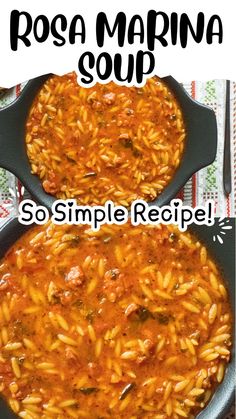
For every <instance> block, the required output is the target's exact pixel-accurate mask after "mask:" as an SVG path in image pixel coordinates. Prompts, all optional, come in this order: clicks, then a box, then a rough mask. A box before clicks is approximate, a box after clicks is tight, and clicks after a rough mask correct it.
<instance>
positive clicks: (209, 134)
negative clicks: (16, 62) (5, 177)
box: [0, 74, 217, 209]
mask: <svg viewBox="0 0 236 419" xmlns="http://www.w3.org/2000/svg"><path fill="white" fill-rule="evenodd" d="M49 76H50V75H49V74H47V75H44V76H42V77H38V78H35V79H33V80H30V81H29V82H28V83H27V85H26V87H25V88H24V89H23V91H22V93H21V95H20V96H19V98H17V99H16V100H15V101H14V102H13V103H12V104H11V105H9V106H8V107H6V108H4V109H2V110H0V150H1V154H0V166H1V167H3V168H5V169H7V170H9V171H10V172H12V173H14V174H15V175H16V176H17V177H18V178H19V179H20V180H21V182H22V183H23V184H24V186H25V187H26V188H27V189H28V191H29V192H30V193H31V194H32V196H33V197H34V198H35V199H36V200H37V201H38V202H39V203H41V204H43V205H45V206H46V207H47V208H48V209H50V208H51V205H52V203H53V202H54V200H55V198H54V197H52V196H51V195H49V194H47V193H46V192H45V191H44V189H43V187H42V185H41V182H40V180H39V178H38V176H36V175H32V174H31V168H30V163H29V160H28V157H27V154H26V146H25V123H26V120H27V116H28V113H29V109H30V107H31V104H32V102H33V100H34V98H35V96H36V95H37V92H38V91H39V89H40V87H41V86H42V84H43V83H44V82H45V81H46V80H47V78H48V77H49ZM163 81H164V82H165V83H166V84H167V85H168V86H169V87H170V89H171V90H172V91H173V93H174V95H175V96H176V98H177V100H178V102H179V104H180V106H181V108H182V111H183V115H184V120H185V124H186V131H187V138H186V146H185V152H184V155H183V159H182V162H181V165H180V167H179V168H178V170H177V172H176V173H175V176H174V177H173V179H172V181H171V183H170V184H169V185H168V186H167V187H166V188H165V189H164V191H163V192H162V193H161V195H159V197H158V198H157V199H156V200H155V201H152V202H151V203H150V205H152V204H155V205H159V206H161V205H165V204H167V203H168V202H169V201H170V200H171V199H172V198H174V197H175V196H176V194H177V192H178V191H179V190H180V189H181V188H182V186H183V185H184V184H185V183H186V182H187V180H188V179H189V178H190V177H191V176H192V174H193V173H195V172H196V171H198V170H199V169H201V168H202V167H205V166H207V165H209V164H211V163H212V162H213V161H214V159H215V156H216V147H217V127H216V118H215V114H214V112H213V110H212V109H210V108H208V107H206V106H204V105H202V104H200V103H198V102H196V101H194V100H193V99H192V98H191V97H190V96H189V95H188V93H187V92H186V91H185V90H184V89H183V87H182V86H181V85H180V84H179V83H178V82H177V81H176V80H175V79H173V77H171V76H168V77H164V78H163Z"/></svg>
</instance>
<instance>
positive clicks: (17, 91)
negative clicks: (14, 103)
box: [16, 84, 21, 97]
mask: <svg viewBox="0 0 236 419" xmlns="http://www.w3.org/2000/svg"><path fill="white" fill-rule="evenodd" d="M20 92H21V85H20V84H18V85H17V86H16V96H17V97H18V96H19V95H20Z"/></svg>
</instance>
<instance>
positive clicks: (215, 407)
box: [0, 219, 235, 419]
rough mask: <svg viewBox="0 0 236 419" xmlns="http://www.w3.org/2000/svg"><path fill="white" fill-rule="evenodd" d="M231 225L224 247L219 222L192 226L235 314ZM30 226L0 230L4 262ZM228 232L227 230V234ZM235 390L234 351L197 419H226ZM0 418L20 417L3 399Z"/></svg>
mask: <svg viewBox="0 0 236 419" xmlns="http://www.w3.org/2000/svg"><path fill="white" fill-rule="evenodd" d="M228 225H231V226H233V229H232V230H228V233H227V234H226V235H225V236H224V244H220V243H219V242H217V241H216V242H214V241H213V240H212V238H213V236H214V235H216V234H218V233H219V226H218V219H216V222H215V225H213V226H212V227H206V226H192V227H191V229H192V230H193V231H194V233H195V234H196V235H197V236H198V237H199V239H200V240H201V241H202V242H204V243H205V245H206V247H207V249H208V251H209V252H210V254H211V255H212V257H213V258H214V259H215V260H216V261H217V262H218V264H219V266H220V267H221V269H222V272H223V275H224V278H225V279H226V285H227V287H228V290H229V296H230V299H231V306H232V310H233V312H234V310H235V300H234V291H235V234H234V232H235V230H234V227H235V220H234V219H230V221H229V223H228ZM29 228H30V227H29V226H23V225H22V224H20V223H19V222H18V220H17V219H13V220H11V221H8V222H7V223H6V224H5V226H3V227H2V228H0V259H1V257H3V256H4V254H5V252H6V251H7V250H8V248H9V247H10V246H12V245H13V244H14V242H15V241H16V240H17V239H19V238H20V236H21V235H22V234H24V233H25V232H26V231H27V230H29ZM225 231H227V230H225ZM234 389H235V353H234V349H233V351H232V359H231V362H230V364H229V365H228V368H227V370H226V373H225V377H224V380H223V382H222V383H221V384H220V385H219V387H218V388H217V390H216V392H215V394H214V396H213V398H212V399H211V401H210V403H209V404H208V405H207V407H206V408H205V409H204V410H203V411H202V412H201V413H200V414H199V415H198V416H197V419H223V418H224V416H225V415H226V414H227V413H228V412H229V409H230V407H231V406H232V403H233V398H234ZM0 418H2V419H3V418H4V419H16V418H17V416H16V415H15V414H13V413H12V412H11V410H10V409H9V407H8V406H7V404H6V402H4V400H3V399H1V398H0Z"/></svg>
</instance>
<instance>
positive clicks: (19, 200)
mask: <svg viewBox="0 0 236 419" xmlns="http://www.w3.org/2000/svg"><path fill="white" fill-rule="evenodd" d="M17 187H18V194H19V195H18V203H19V204H20V203H21V201H22V199H23V195H22V192H21V191H22V184H21V182H20V181H19V180H17Z"/></svg>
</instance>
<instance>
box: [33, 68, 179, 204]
mask: <svg viewBox="0 0 236 419" xmlns="http://www.w3.org/2000/svg"><path fill="white" fill-rule="evenodd" d="M185 135H186V133H185V127H184V121H183V116H182V112H181V109H180V107H179V105H178V103H177V101H176V99H175V97H174V96H173V94H172V93H171V91H170V90H169V88H168V87H167V86H166V85H165V84H164V83H163V82H162V81H161V80H160V79H158V78H157V77H154V78H151V79H149V80H148V81H147V83H146V85H145V86H144V87H142V88H136V87H124V86H118V85H116V84H114V83H113V82H111V83H108V84H106V85H102V84H96V85H95V86H94V87H91V88H82V87H81V86H79V85H78V84H77V79H76V74H75V73H70V74H67V75H65V76H63V77H59V76H52V77H50V78H49V79H48V80H47V81H46V83H45V84H44V85H43V87H42V88H41V90H40V92H39V93H38V95H37V97H36V98H35V100H34V103H33V105H32V108H31V110H30V114H29V116H28V120H27V125H26V147H27V153H28V157H29V160H30V163H31V167H32V173H34V174H36V175H38V176H39V177H40V179H41V181H42V185H43V188H44V190H45V191H46V192H47V193H49V194H51V195H53V196H55V197H57V198H63V199H66V198H76V199H77V200H78V202H79V203H80V204H83V205H84V204H104V203H105V202H106V200H108V199H111V200H113V201H114V202H115V203H117V204H120V205H124V206H126V207H128V206H130V204H131V202H132V201H134V200H135V199H144V200H146V201H152V200H154V199H155V198H156V197H157V196H158V195H159V194H160V193H161V192H162V191H163V189H164V188H165V187H166V186H167V185H168V184H169V182H170V181H171V179H172V178H173V176H174V174H175V172H176V169H177V168H178V166H179V164H180V161H181V158H182V154H183V150H184V144H185Z"/></svg>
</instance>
